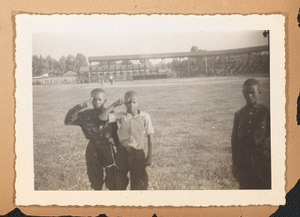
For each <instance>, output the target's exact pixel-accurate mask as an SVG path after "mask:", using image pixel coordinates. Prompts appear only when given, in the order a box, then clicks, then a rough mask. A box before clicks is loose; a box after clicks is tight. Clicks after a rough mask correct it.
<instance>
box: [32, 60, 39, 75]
mask: <svg viewBox="0 0 300 217" xmlns="http://www.w3.org/2000/svg"><path fill="white" fill-rule="evenodd" d="M38 75H39V57H38V56H37V55H33V56H32V76H33V77H34V76H38Z"/></svg>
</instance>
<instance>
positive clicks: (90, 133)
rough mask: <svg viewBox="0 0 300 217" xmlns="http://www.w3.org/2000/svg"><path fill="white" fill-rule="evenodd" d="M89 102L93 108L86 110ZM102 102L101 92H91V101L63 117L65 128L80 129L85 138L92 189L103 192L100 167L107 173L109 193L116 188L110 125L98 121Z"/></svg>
mask: <svg viewBox="0 0 300 217" xmlns="http://www.w3.org/2000/svg"><path fill="white" fill-rule="evenodd" d="M89 102H90V103H91V104H92V105H93V109H86V108H87V107H88V103H89ZM105 102H106V99H105V92H104V90H102V89H100V88H97V89H94V90H92V92H91V99H90V100H87V101H84V102H82V103H81V104H78V105H76V106H75V107H74V108H72V109H71V110H69V112H68V113H67V116H66V118H65V124H66V125H77V126H80V127H81V129H82V131H83V133H84V135H85V137H86V138H87V139H88V140H89V143H88V145H87V149H86V165H87V174H88V177H89V180H90V182H91V187H92V188H93V189H95V190H102V186H103V183H104V180H103V177H104V175H103V168H105V172H106V176H105V185H106V187H107V188H108V189H110V190H114V189H115V183H114V169H115V167H114V166H115V161H114V149H113V142H112V126H111V125H110V124H108V123H107V121H101V120H100V119H99V118H98V116H99V114H101V112H102V111H103V109H104V107H103V106H104V103H105ZM84 109H85V110H84Z"/></svg>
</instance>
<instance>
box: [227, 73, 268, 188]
mask: <svg viewBox="0 0 300 217" xmlns="http://www.w3.org/2000/svg"><path fill="white" fill-rule="evenodd" d="M242 92H243V95H244V98H245V100H246V106H244V107H243V108H241V109H240V110H239V111H237V112H236V113H235V115H234V124H233V131H232V138H231V142H232V161H233V168H232V169H233V175H234V176H235V178H236V179H237V181H238V183H239V185H240V189H271V161H270V112H269V109H268V108H267V107H266V106H264V105H262V104H259V103H258V98H259V94H260V84H259V82H258V81H257V80H256V79H253V78H250V79H248V80H246V81H245V82H244V85H243V91H242Z"/></svg>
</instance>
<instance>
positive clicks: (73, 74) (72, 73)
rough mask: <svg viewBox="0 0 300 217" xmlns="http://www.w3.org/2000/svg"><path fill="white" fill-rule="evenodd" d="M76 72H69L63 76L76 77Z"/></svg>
mask: <svg viewBox="0 0 300 217" xmlns="http://www.w3.org/2000/svg"><path fill="white" fill-rule="evenodd" d="M76 75H77V74H76V72H73V71H67V72H66V73H65V74H63V76H76Z"/></svg>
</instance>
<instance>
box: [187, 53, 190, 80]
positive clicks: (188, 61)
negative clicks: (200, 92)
mask: <svg viewBox="0 0 300 217" xmlns="http://www.w3.org/2000/svg"><path fill="white" fill-rule="evenodd" d="M187 65H188V77H190V58H189V57H188V59H187Z"/></svg>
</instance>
